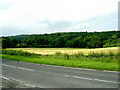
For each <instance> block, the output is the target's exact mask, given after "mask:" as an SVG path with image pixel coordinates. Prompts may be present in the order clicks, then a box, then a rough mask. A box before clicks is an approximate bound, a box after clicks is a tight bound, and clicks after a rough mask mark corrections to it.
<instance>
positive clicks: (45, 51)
mask: <svg viewBox="0 0 120 90" xmlns="http://www.w3.org/2000/svg"><path fill="white" fill-rule="evenodd" d="M7 49H9V50H23V51H27V52H31V53H36V54H41V55H52V54H55V53H57V52H60V53H63V54H64V53H67V54H69V55H71V54H77V53H83V54H84V55H88V54H89V53H91V52H94V53H106V54H107V53H109V52H112V53H118V52H119V48H118V47H110V48H96V49H80V48H7Z"/></svg>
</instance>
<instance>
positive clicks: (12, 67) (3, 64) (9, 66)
mask: <svg viewBox="0 0 120 90" xmlns="http://www.w3.org/2000/svg"><path fill="white" fill-rule="evenodd" d="M2 65H3V66H7V67H12V68H18V69H22V70H28V71H34V70H32V69H28V68H22V67H16V66H11V65H6V64H2Z"/></svg>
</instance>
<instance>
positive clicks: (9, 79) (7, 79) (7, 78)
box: [2, 77, 10, 80]
mask: <svg viewBox="0 0 120 90" xmlns="http://www.w3.org/2000/svg"><path fill="white" fill-rule="evenodd" d="M2 78H3V79H6V80H10V79H9V78H6V77H2Z"/></svg>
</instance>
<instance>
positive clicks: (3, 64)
mask: <svg viewBox="0 0 120 90" xmlns="http://www.w3.org/2000/svg"><path fill="white" fill-rule="evenodd" d="M2 65H4V66H7V67H12V68H17V67H15V66H11V65H6V64H2Z"/></svg>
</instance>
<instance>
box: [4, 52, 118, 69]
mask: <svg viewBox="0 0 120 90" xmlns="http://www.w3.org/2000/svg"><path fill="white" fill-rule="evenodd" d="M2 58H3V59H9V60H15V61H22V62H30V63H37V64H47V65H56V66H67V67H77V68H89V69H98V70H113V71H118V59H117V58H109V57H104V58H103V57H89V58H88V57H80V58H75V57H72V58H69V59H68V58H57V57H56V56H54V55H53V56H50V55H48V56H19V55H7V54H3V55H2Z"/></svg>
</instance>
